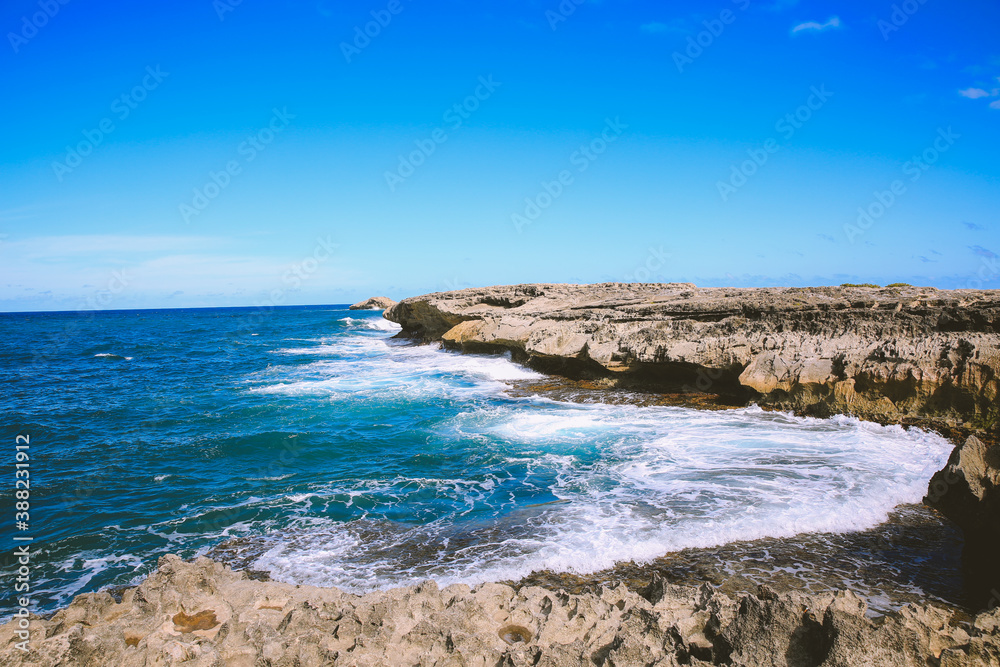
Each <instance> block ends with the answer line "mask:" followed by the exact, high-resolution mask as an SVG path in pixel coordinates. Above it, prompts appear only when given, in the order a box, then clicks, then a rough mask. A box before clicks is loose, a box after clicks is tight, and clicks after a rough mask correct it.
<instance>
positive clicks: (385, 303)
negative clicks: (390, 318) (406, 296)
mask: <svg viewBox="0 0 1000 667" xmlns="http://www.w3.org/2000/svg"><path fill="white" fill-rule="evenodd" d="M395 305H396V302H395V301H393V300H392V299H390V298H389V297H387V296H373V297H371V298H370V299H365V300H364V301H359V302H357V303H356V304H354V305H352V306H350V307H349V308H348V310H385V309H386V308H392V307H393V306H395Z"/></svg>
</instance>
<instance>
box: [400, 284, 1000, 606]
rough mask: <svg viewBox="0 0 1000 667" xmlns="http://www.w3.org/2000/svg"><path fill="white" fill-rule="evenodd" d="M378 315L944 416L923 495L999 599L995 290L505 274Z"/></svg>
mask: <svg viewBox="0 0 1000 667" xmlns="http://www.w3.org/2000/svg"><path fill="white" fill-rule="evenodd" d="M384 317H386V318H387V319H389V320H392V321H394V322H396V323H398V324H400V325H401V326H402V328H403V329H402V332H401V333H400V335H401V336H404V337H407V338H412V339H416V340H422V341H428V342H430V341H440V342H441V343H442V344H443V345H445V346H446V347H449V348H451V349H457V350H462V351H465V352H487V353H500V352H507V353H510V354H511V355H512V357H513V358H514V359H515V360H517V361H519V362H521V363H523V364H525V365H527V366H530V367H532V368H535V369H537V370H539V371H542V372H546V373H551V374H558V375H562V376H565V377H567V378H571V379H574V380H577V381H582V382H586V383H588V384H589V385H591V386H604V387H626V388H633V389H640V390H646V391H649V392H654V393H656V394H659V395H663V394H667V395H669V396H673V397H674V398H673V400H674V401H675V402H676V403H679V404H685V403H696V402H698V401H700V402H702V403H706V402H708V403H713V402H714V403H719V404H723V405H745V404H747V403H750V402H754V403H757V404H758V405H760V406H762V407H765V408H772V409H778V410H788V411H792V412H794V413H796V414H799V415H811V416H818V417H826V416H830V415H832V414H838V413H839V414H849V415H853V416H856V417H858V418H860V419H867V420H871V421H877V422H880V423H883V424H899V423H902V424H913V425H919V426H923V427H928V428H934V429H936V430H938V431H940V432H942V433H943V434H945V435H947V436H949V437H950V438H951V439H952V440H953V442H955V445H956V447H955V452H954V454H953V456H952V461H951V462H950V463H949V466H948V467H947V468H946V469H945V470H942V471H941V472H940V473H938V475H936V476H935V478H934V480H933V482H932V483H931V485H930V488H929V491H928V495H927V498H926V499H925V502H927V503H928V504H930V505H932V506H934V507H937V508H939V509H940V510H941V511H942V512H944V514H945V515H946V516H948V518H950V519H952V520H953V521H955V523H957V524H958V525H959V526H960V527H961V528H962V529H963V532H964V535H965V541H966V543H965V553H964V558H963V560H964V562H963V569H964V572H965V575H966V578H967V580H968V587H969V589H970V597H971V599H972V600H973V603H974V604H977V605H980V606H985V605H987V604H989V603H990V601H991V600H993V599H996V598H997V597H1000V594H998V593H997V592H996V591H1000V567H997V566H996V562H997V554H998V553H1000V490H998V485H1000V448H998V446H997V444H998V439H1000V438H998V434H1000V398H998V397H1000V291H998V290H954V291H947V290H938V289H934V288H930V287H913V286H897V287H886V288H875V287H860V286H845V287H790V288H778V287H771V288H745V289H738V288H698V287H695V286H694V285H691V284H689V283H670V284H645V283H642V284H622V283H604V284H599V285H561V284H559V285H549V284H533V285H505V286H497V287H486V288H472V289H465V290H457V291H452V292H439V293H435V294H429V295H425V296H418V297H411V298H408V299H404V300H402V301H400V302H399V303H398V304H396V305H395V306H393V307H392V308H390V309H388V310H387V311H386V312H385V313H384Z"/></svg>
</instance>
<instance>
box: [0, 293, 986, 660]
mask: <svg viewBox="0 0 1000 667" xmlns="http://www.w3.org/2000/svg"><path fill="white" fill-rule="evenodd" d="M358 305H359V306H361V305H366V304H358ZM369 307H371V306H370V304H369ZM384 316H385V317H386V318H387V319H390V320H392V321H395V322H397V323H399V324H400V325H401V326H402V327H403V330H402V333H401V334H400V335H401V336H404V337H408V338H412V339H414V340H418V341H426V342H432V341H440V342H441V343H442V344H444V345H445V346H447V347H449V348H452V349H458V350H462V351H466V352H488V353H500V352H509V353H510V354H511V355H512V357H513V358H514V359H515V360H517V361H519V362H521V363H524V364H526V365H528V366H531V367H532V368H535V369H537V370H540V371H543V372H546V373H549V374H553V375H557V376H562V377H564V378H568V380H567V384H566V385H565V386H562V387H560V388H559V390H560V391H562V390H565V391H569V392H573V391H575V390H574V389H573V386H574V385H575V386H576V387H581V388H602V389H609V388H610V389H620V390H622V391H627V392H628V393H629V396H628V397H627V398H626V399H625V400H634V395H633V394H632V392H641V393H643V395H644V396H648V397H649V400H650V401H652V402H661V403H662V402H664V401H666V402H667V403H671V404H690V405H693V406H697V407H725V406H734V405H745V404H747V403H750V402H756V403H758V404H759V405H761V406H763V407H767V408H773V409H781V410H790V411H794V412H796V413H798V414H805V415H813V416H827V415H830V414H834V413H847V414H853V415H855V416H858V417H860V418H864V419H871V420H875V421H879V422H882V423H904V424H919V425H921V426H924V427H929V428H935V429H938V430H939V431H941V432H942V433H943V434H946V435H948V436H949V437H950V438H951V439H952V440H953V441H954V442H955V443H956V448H955V452H954V453H953V455H952V458H951V460H950V461H949V464H948V466H947V467H946V468H945V469H944V470H942V471H940V472H939V473H938V474H937V475H935V477H934V479H933V480H931V482H930V485H929V489H928V495H927V498H925V503H927V504H929V505H932V506H934V507H936V508H938V509H940V510H941V511H942V512H943V513H945V514H946V515H947V516H948V517H950V518H951V519H952V520H953V521H955V523H956V524H957V525H958V526H959V527H960V528H961V529H962V531H963V532H964V535H965V542H966V546H965V551H964V554H963V566H964V571H965V576H966V580H967V584H968V585H969V586H970V588H969V590H970V594H971V596H972V598H974V599H973V600H972V603H973V605H974V606H975V607H976V608H981V609H982V608H986V607H990V608H989V609H987V610H984V611H981V612H980V613H978V614H973V615H969V614H967V613H964V612H963V611H962V610H960V609H956V608H953V607H950V606H948V605H943V604H940V603H935V602H932V601H929V600H922V601H918V602H915V603H912V604H907V605H905V606H904V607H902V608H901V609H899V610H898V611H889V612H887V613H884V614H881V615H878V614H875V615H873V614H871V613H870V612H869V610H868V609H867V606H866V604H865V601H864V600H863V599H861V598H859V597H858V596H857V595H856V594H855V593H853V592H849V591H841V592H836V593H825V592H823V593H810V594H804V593H802V592H796V591H786V592H781V593H779V592H775V590H773V589H772V588H770V587H768V586H766V585H761V586H759V587H756V588H755V589H754V590H748V588H750V587H748V586H747V585H745V584H746V582H743V584H741V585H740V586H727V585H720V586H713V585H712V584H709V583H702V584H701V585H695V584H684V585H676V584H673V583H670V582H668V581H666V580H665V579H664V578H663V577H661V576H660V574H659V573H657V572H655V571H654V572H653V574H652V575H651V577H650V576H649V572H650V571H649V570H645V571H643V572H641V573H640V576H641V577H645V579H643V580H642V581H641V582H640V583H638V584H637V583H636V581H635V577H632V580H631V581H630V585H629V586H626V585H624V584H623V583H621V579H619V580H617V581H611V580H609V581H608V582H606V583H607V584H608V585H587V586H584V587H573V586H570V585H568V584H566V583H565V581H564V580H563V579H560V577H559V576H557V575H558V573H554V574H553V576H548V575H545V574H544V573H543V574H542V575H539V576H538V577H536V578H535V580H526V581H523V582H519V583H518V584H516V585H506V584H501V583H489V584H483V585H480V586H477V587H475V588H469V587H468V586H464V585H453V586H449V587H447V588H444V589H439V587H438V586H437V585H436V584H435V583H434V582H432V581H428V582H425V583H423V584H421V585H419V586H412V587H406V588H396V589H391V590H386V591H379V592H373V593H368V594H366V595H363V596H358V595H353V594H350V593H347V592H344V591H340V590H337V589H333V588H314V587H310V586H293V585H289V584H283V583H278V582H273V581H260V580H257V579H255V578H254V575H253V573H250V572H234V571H233V570H231V569H230V568H228V567H227V566H225V565H223V564H221V563H218V562H215V561H213V560H210V559H208V558H199V559H196V560H195V561H190V562H185V561H182V560H181V559H180V558H178V557H176V556H167V557H164V558H162V559H161V560H160V563H159V569H158V570H157V571H156V572H154V573H153V574H152V575H150V576H149V577H148V578H147V579H146V580H145V581H144V582H143V583H142V584H140V585H139V586H138V587H136V588H131V589H127V590H125V591H123V592H122V594H121V596H120V597H119V598H116V597H114V596H112V594H111V593H109V592H100V593H90V594H84V595H80V596H78V597H77V598H76V599H74V601H73V602H72V603H71V604H70V605H69V606H68V607H67V608H65V609H63V610H60V611H59V612H57V613H56V614H54V615H53V616H52V617H50V618H40V617H32V618H30V619H28V620H25V621H19V619H14V620H12V621H11V622H9V623H7V624H6V625H4V626H2V627H0V663H2V664H10V665H69V664H72V665H108V664H114V665H180V664H184V665H198V666H201V665H204V666H206V667H207V666H209V665H213V666H214V665H247V666H250V665H253V666H257V665H272V666H278V665H282V666H284V665H288V666H291V665H456V666H458V665H489V666H490V667H493V666H494V665H540V666H549V667H554V666H562V665H607V666H611V665H619V666H621V665H649V666H667V665H669V666H676V665H745V666H748V667H749V666H771V665H773V666H776V667H777V666H781V667H832V666H834V665H837V666H845V667H846V666H854V665H879V666H880V665H907V666H911V665H912V666H917V665H920V666H927V665H938V666H940V667H958V666H960V665H961V666H965V665H993V666H995V667H1000V609H998V608H996V605H995V604H993V603H991V599H993V598H994V597H995V598H996V599H997V600H1000V593H996V591H997V590H998V588H1000V580H998V570H1000V568H997V567H996V564H995V563H996V554H997V553H1000V508H998V505H997V503H998V500H997V498H998V493H997V485H998V483H1000V456H998V453H1000V449H998V447H997V434H998V429H1000V425H998V422H1000V416H998V403H997V395H998V386H1000V385H998V378H1000V292H997V291H971V290H961V291H954V292H947V291H940V290H935V289H931V288H915V287H908V286H906V287H894V288H885V289H872V288H859V287H844V288H836V287H825V288H787V289H783V288H767V289H742V290H741V289H699V288H696V287H694V286H693V285H689V284H668V285H648V284H642V285H623V284H617V283H613V284H603V285H518V286H502V287H492V288H483V289H469V290H459V291H455V292H444V293H438V294H431V295H427V296H421V297H413V298H409V299H404V300H403V301H401V302H399V303H398V304H395V305H392V306H390V307H389V308H388V309H387V310H386V311H385V313H384ZM567 387H568V388H567ZM616 576H617V573H615V574H614V577H616ZM614 577H612V579H613V578H614ZM624 578H625V577H622V579H624ZM535 583H542V584H544V587H543V586H537V585H534V584H535ZM590 583H591V584H593V582H590ZM715 583H716V584H717V583H718V582H715ZM567 589H569V591H570V592H567ZM873 616H874V617H873ZM21 622H23V623H27V624H28V626H29V628H28V629H29V631H30V633H31V638H32V642H31V650H30V651H29V652H22V651H20V650H19V649H18V648H17V647H16V645H17V642H18V641H21V640H22V639H23V636H21V637H19V635H18V632H19V631H22V632H23V630H22V629H21V627H20V626H19V623H21Z"/></svg>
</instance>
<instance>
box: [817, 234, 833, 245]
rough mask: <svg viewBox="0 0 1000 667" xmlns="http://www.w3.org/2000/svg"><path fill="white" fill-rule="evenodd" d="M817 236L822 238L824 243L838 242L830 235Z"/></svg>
mask: <svg viewBox="0 0 1000 667" xmlns="http://www.w3.org/2000/svg"><path fill="white" fill-rule="evenodd" d="M816 236H818V237H820V238H821V239H823V240H824V241H829V242H830V243H836V240H835V239H834V238H833V237H832V236H830V235H829V234H817V235H816Z"/></svg>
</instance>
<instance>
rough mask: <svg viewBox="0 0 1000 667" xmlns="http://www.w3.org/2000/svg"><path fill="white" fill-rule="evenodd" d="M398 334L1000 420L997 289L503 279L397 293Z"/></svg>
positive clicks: (795, 402)
mask: <svg viewBox="0 0 1000 667" xmlns="http://www.w3.org/2000/svg"><path fill="white" fill-rule="evenodd" d="M384 316H385V317H386V318H388V319H390V320H392V321H394V322H397V323H399V324H400V325H402V327H403V331H402V335H404V336H411V337H415V338H420V339H424V340H440V341H443V342H444V344H445V345H447V346H449V347H453V348H458V349H462V350H466V351H471V352H489V351H502V350H510V351H511V352H512V353H513V354H514V356H515V358H516V359H517V360H519V361H521V362H523V363H525V364H527V365H529V366H532V367H534V368H536V369H538V370H541V371H545V372H550V373H558V374H563V375H567V376H570V377H581V378H590V379H595V378H596V379H600V380H601V381H603V382H606V383H608V384H614V385H619V386H620V385H628V384H630V385H638V386H644V387H649V388H654V389H656V388H662V389H666V390H678V389H679V390H683V391H690V392H708V393H718V394H729V395H732V396H735V397H737V398H738V399H739V400H740V401H743V402H746V401H755V402H757V403H759V404H760V405H762V406H769V407H774V408H779V409H787V410H793V411H796V412H798V413H801V414H810V415H817V416H827V415H830V414H834V413H846V414H852V415H856V416H858V417H861V418H865V419H871V420H875V421H881V422H898V421H901V420H905V419H921V420H927V421H930V422H933V423H939V424H946V425H950V426H963V427H966V428H971V429H983V430H996V429H997V427H998V424H1000V404H998V391H1000V291H997V290H988V291H986V290H957V291H942V290H937V289H933V288H918V287H902V288H882V289H877V288H864V287H859V288H855V287H805V288H759V289H734V288H708V289H705V288H697V287H695V286H694V285H691V284H686V283H685V284H678V283H672V284H622V283H605V284H600V285H515V286H502V287H489V288H482V289H465V290H458V291H453V292H441V293H436V294H429V295H426V296H419V297H411V298H408V299H404V300H403V301H401V302H399V303H398V304H396V305H395V306H393V307H392V308H390V309H388V310H387V311H386V312H385V313H384Z"/></svg>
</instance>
